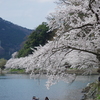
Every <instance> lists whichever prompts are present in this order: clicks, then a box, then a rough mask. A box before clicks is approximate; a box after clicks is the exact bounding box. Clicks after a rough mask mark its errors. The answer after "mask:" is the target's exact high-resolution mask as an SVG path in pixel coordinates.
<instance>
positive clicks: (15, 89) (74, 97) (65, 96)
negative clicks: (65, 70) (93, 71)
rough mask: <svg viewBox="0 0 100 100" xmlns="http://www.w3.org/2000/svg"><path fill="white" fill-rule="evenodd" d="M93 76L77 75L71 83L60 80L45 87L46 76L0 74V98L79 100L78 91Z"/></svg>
mask: <svg viewBox="0 0 100 100" xmlns="http://www.w3.org/2000/svg"><path fill="white" fill-rule="evenodd" d="M97 77H98V76H97V75H94V76H90V77H88V76H78V77H77V78H76V80H75V82H73V83H72V84H68V83H65V82H62V81H60V82H59V83H58V84H56V85H53V86H51V87H50V89H49V90H47V88H46V87H45V83H46V81H47V79H46V78H41V79H35V80H34V79H30V76H29V75H21V74H17V75H16V74H7V75H1V76H0V100H32V97H33V96H36V97H39V99H40V100H44V98H45V97H46V96H48V97H49V99H50V100H80V98H81V96H82V94H81V93H80V92H81V90H82V88H84V87H85V86H86V85H87V83H90V82H93V81H95V80H97Z"/></svg>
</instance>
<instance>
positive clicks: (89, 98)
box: [81, 81, 100, 100]
mask: <svg viewBox="0 0 100 100" xmlns="http://www.w3.org/2000/svg"><path fill="white" fill-rule="evenodd" d="M82 93H84V95H83V96H82V98H81V100H100V82H98V81H97V82H93V83H90V84H88V85H87V86H86V87H85V88H84V89H83V90H82Z"/></svg>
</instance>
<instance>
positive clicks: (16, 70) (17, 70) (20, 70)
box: [10, 69, 25, 73]
mask: <svg viewBox="0 0 100 100" xmlns="http://www.w3.org/2000/svg"><path fill="white" fill-rule="evenodd" d="M10 72H18V73H24V72H25V69H11V70H10Z"/></svg>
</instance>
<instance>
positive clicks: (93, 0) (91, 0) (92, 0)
mask: <svg viewBox="0 0 100 100" xmlns="http://www.w3.org/2000/svg"><path fill="white" fill-rule="evenodd" d="M93 2H95V0H90V2H89V8H90V10H91V11H92V12H93V13H94V14H95V16H96V19H97V22H99V15H98V14H97V13H95V12H94V10H93V9H92V6H91V5H92V3H93Z"/></svg>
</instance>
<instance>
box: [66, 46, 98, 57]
mask: <svg viewBox="0 0 100 100" xmlns="http://www.w3.org/2000/svg"><path fill="white" fill-rule="evenodd" d="M67 48H69V49H73V50H79V51H83V52H87V53H91V54H94V55H96V56H98V55H100V54H98V53H95V52H93V51H88V50H84V49H79V48H75V47H71V46H67Z"/></svg>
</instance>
